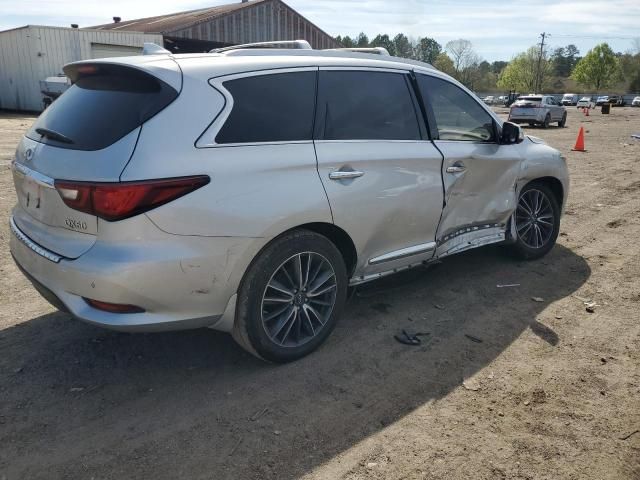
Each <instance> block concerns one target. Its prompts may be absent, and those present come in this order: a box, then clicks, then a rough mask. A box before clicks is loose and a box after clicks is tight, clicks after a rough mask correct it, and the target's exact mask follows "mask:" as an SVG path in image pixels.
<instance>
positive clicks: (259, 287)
mask: <svg viewBox="0 0 640 480" xmlns="http://www.w3.org/2000/svg"><path fill="white" fill-rule="evenodd" d="M301 252H314V253H317V254H319V255H322V256H323V257H324V258H325V259H326V260H327V261H329V262H330V263H331V265H332V267H333V269H334V272H335V274H336V283H337V292H336V301H335V304H334V307H333V310H332V312H331V315H330V316H329V319H328V320H327V322H326V324H325V325H324V327H323V328H322V331H321V332H320V333H318V334H317V335H316V336H315V337H314V338H312V339H311V340H309V341H308V342H307V343H305V344H303V345H300V346H298V347H282V346H279V345H277V344H275V343H274V342H273V341H272V340H271V339H270V338H269V336H268V335H267V332H266V331H265V329H264V326H263V324H262V314H261V308H262V296H263V293H264V290H265V288H266V285H267V283H268V282H269V281H270V280H271V277H272V275H273V274H274V272H275V271H276V270H277V269H278V268H279V267H280V265H282V263H283V262H285V261H286V260H287V259H289V258H290V257H292V256H293V255H296V254H297V253H301ZM347 286H348V279H347V271H346V267H345V264H344V260H343V258H342V255H341V254H340V251H339V250H338V249H337V248H336V247H335V246H334V245H333V243H331V241H329V240H328V239H327V238H326V237H323V236H322V235H319V234H316V233H314V232H311V231H306V230H298V231H294V232H291V233H289V234H285V235H283V236H281V237H280V238H277V239H276V240H274V241H273V242H272V243H271V244H269V245H268V246H267V247H266V248H265V249H264V250H263V251H262V252H261V253H260V254H259V255H258V257H257V258H256V260H255V261H254V263H253V264H252V265H251V267H250V268H249V271H248V272H247V275H246V276H245V279H244V280H243V283H242V286H241V289H240V304H239V308H238V317H239V318H238V320H237V321H238V322H240V325H239V326H240V328H243V329H244V332H243V333H246V338H247V340H248V341H249V343H250V345H251V347H252V348H253V350H255V353H257V354H258V355H259V356H260V357H261V358H263V359H265V360H268V361H271V362H276V363H285V362H290V361H293V360H297V359H298V358H301V357H303V356H305V355H308V354H309V353H311V352H313V351H314V350H315V349H316V348H318V347H319V346H320V345H321V344H322V343H323V342H324V341H325V340H326V338H327V337H328V336H329V335H330V334H331V331H332V330H333V329H334V328H335V325H336V323H337V320H338V318H339V316H340V314H341V312H342V309H343V306H344V303H345V301H346V296H347ZM252 353H254V352H252Z"/></svg>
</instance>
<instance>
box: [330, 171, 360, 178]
mask: <svg viewBox="0 0 640 480" xmlns="http://www.w3.org/2000/svg"><path fill="white" fill-rule="evenodd" d="M363 175H364V172H359V171H358V170H346V171H345V170H337V171H335V172H331V173H330V174H329V178H330V179H331V180H348V179H350V178H358V177H361V176H363Z"/></svg>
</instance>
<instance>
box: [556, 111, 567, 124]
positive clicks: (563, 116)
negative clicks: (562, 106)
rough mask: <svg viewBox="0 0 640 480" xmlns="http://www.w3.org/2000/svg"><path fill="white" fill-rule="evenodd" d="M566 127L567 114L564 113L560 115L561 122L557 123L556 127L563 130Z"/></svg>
mask: <svg viewBox="0 0 640 480" xmlns="http://www.w3.org/2000/svg"><path fill="white" fill-rule="evenodd" d="M566 125H567V112H564V115H562V120H560V121H559V122H558V126H559V127H560V128H564V127H565V126H566Z"/></svg>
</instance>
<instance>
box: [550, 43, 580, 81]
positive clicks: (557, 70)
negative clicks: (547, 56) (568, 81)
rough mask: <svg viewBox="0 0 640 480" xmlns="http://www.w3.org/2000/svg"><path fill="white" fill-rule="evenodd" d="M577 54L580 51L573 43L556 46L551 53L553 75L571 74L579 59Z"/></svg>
mask: <svg viewBox="0 0 640 480" xmlns="http://www.w3.org/2000/svg"><path fill="white" fill-rule="evenodd" d="M578 55H580V51H579V50H578V47H576V46H575V45H573V44H571V45H567V46H566V47H560V48H556V49H555V50H554V51H553V53H552V54H551V62H552V64H553V73H554V75H557V76H558V77H568V76H569V75H571V71H572V70H573V68H574V67H575V66H576V64H577V63H578V60H579V59H580V57H578Z"/></svg>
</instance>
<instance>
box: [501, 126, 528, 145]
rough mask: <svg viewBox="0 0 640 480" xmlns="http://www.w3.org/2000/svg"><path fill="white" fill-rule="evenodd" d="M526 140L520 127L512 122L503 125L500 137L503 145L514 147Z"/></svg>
mask: <svg viewBox="0 0 640 480" xmlns="http://www.w3.org/2000/svg"><path fill="white" fill-rule="evenodd" d="M522 140H524V135H523V133H522V129H521V128H520V126H518V125H516V124H515V123H511V122H504V123H503V124H502V134H501V135H500V144H501V145H513V144H514V143H520V142H522Z"/></svg>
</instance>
